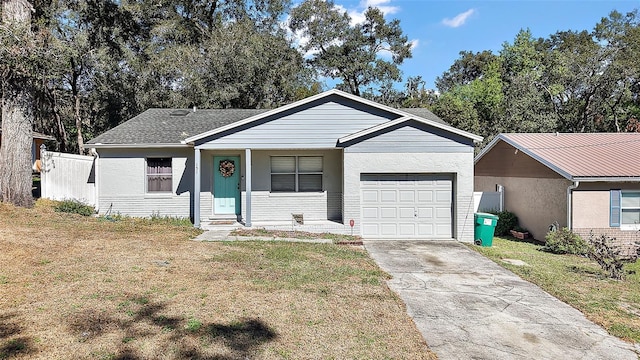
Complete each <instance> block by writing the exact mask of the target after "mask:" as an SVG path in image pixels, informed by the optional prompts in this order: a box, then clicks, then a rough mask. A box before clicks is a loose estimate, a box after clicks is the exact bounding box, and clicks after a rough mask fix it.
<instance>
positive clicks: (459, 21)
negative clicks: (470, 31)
mask: <svg viewBox="0 0 640 360" xmlns="http://www.w3.org/2000/svg"><path fill="white" fill-rule="evenodd" d="M475 12H476V10H475V9H469V10H467V11H465V12H463V13H460V14H458V15H456V16H455V17H454V18H453V19H449V18H444V19H443V20H442V23H443V24H444V25H446V26H449V27H452V28H457V27H459V26H462V25H464V23H465V22H467V20H468V19H469V17H470V16H471V15H473V14H474V13H475Z"/></svg>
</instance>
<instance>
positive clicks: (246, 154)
mask: <svg viewBox="0 0 640 360" xmlns="http://www.w3.org/2000/svg"><path fill="white" fill-rule="evenodd" d="M244 162H245V177H244V180H245V191H246V196H245V198H246V202H247V204H246V209H245V210H246V211H245V213H246V216H247V218H246V219H244V224H245V226H247V227H250V226H251V149H244Z"/></svg>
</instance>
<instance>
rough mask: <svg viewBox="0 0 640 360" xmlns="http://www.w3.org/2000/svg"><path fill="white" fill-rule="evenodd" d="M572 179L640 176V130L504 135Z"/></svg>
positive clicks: (508, 141) (511, 142)
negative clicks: (633, 131) (630, 131)
mask: <svg viewBox="0 0 640 360" xmlns="http://www.w3.org/2000/svg"><path fill="white" fill-rule="evenodd" d="M498 138H499V139H502V140H504V141H506V142H507V143H509V144H511V145H512V146H514V147H516V148H517V149H519V150H521V151H523V152H524V153H526V154H528V155H529V156H531V157H533V158H534V159H536V160H538V161H540V162H541V163H543V164H544V165H546V166H548V167H550V168H551V169H553V170H555V171H557V172H559V173H560V174H561V175H564V176H565V177H568V178H591V177H640V133H580V134H562V133H560V134H558V133H556V134H553V133H552V134H540V133H537V134H500V135H499V137H498Z"/></svg>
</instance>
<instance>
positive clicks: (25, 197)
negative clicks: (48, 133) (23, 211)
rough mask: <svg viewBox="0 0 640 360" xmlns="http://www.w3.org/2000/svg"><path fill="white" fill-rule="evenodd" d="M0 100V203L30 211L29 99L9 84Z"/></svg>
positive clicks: (20, 90) (31, 113)
mask: <svg viewBox="0 0 640 360" xmlns="http://www.w3.org/2000/svg"><path fill="white" fill-rule="evenodd" d="M2 97H3V99H2V145H1V146H0V201H2V202H9V203H12V204H14V205H17V206H25V207H31V206H32V205H33V197H32V195H31V187H32V180H31V167H32V165H33V164H32V160H33V159H32V158H31V146H32V143H33V137H32V136H33V134H32V131H33V130H32V129H33V97H32V96H31V94H30V93H29V92H28V91H25V90H24V89H23V88H21V87H20V86H14V85H11V84H5V86H4V87H3V93H2Z"/></svg>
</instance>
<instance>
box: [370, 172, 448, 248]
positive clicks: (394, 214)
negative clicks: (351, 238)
mask: <svg viewBox="0 0 640 360" xmlns="http://www.w3.org/2000/svg"><path fill="white" fill-rule="evenodd" d="M452 184H453V181H452V177H451V175H448V174H437V175H436V174H430V175H427V174H362V175H361V176H360V189H361V190H360V191H361V197H360V199H361V202H362V235H363V236H364V237H365V238H396V239H406V238H420V239H451V237H452V235H451V234H452V230H451V229H452V212H453V211H452V199H453V185H452Z"/></svg>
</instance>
